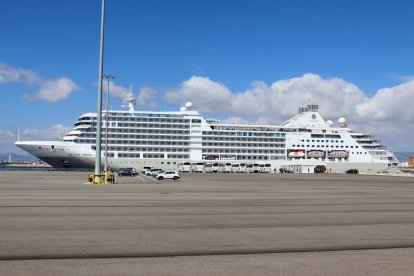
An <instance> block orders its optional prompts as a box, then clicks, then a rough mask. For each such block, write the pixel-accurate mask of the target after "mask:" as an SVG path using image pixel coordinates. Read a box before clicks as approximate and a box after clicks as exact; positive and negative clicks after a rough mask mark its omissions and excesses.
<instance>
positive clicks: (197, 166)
mask: <svg viewBox="0 0 414 276" xmlns="http://www.w3.org/2000/svg"><path fill="white" fill-rule="evenodd" d="M194 164H195V168H194V169H193V172H195V173H202V172H203V171H204V163H203V162H197V163H194Z"/></svg>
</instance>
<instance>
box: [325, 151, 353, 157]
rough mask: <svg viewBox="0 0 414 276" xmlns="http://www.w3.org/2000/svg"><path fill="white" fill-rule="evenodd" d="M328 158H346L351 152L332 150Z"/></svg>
mask: <svg viewBox="0 0 414 276" xmlns="http://www.w3.org/2000/svg"><path fill="white" fill-rule="evenodd" d="M328 156H329V157H333V158H344V157H348V156H349V152H347V151H346V150H332V151H330V152H329V154H328Z"/></svg>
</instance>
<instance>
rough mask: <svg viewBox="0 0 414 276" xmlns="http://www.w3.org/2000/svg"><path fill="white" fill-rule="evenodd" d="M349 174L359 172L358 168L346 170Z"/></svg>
mask: <svg viewBox="0 0 414 276" xmlns="http://www.w3.org/2000/svg"><path fill="white" fill-rule="evenodd" d="M346 173H347V174H359V171H358V169H349V170H347V171H346Z"/></svg>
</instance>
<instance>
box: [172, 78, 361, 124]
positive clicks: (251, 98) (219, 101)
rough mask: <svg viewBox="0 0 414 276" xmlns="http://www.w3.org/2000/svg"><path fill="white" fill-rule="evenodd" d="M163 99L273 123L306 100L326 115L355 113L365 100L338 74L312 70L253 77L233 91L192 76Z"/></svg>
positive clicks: (285, 116)
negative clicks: (270, 80)
mask: <svg viewBox="0 0 414 276" xmlns="http://www.w3.org/2000/svg"><path fill="white" fill-rule="evenodd" d="M165 99H166V100H167V101H168V102H176V103H184V102H185V101H191V102H193V104H194V108H195V109H197V110H199V111H201V112H209V113H217V114H218V113H230V114H233V115H244V116H246V115H250V116H251V115H253V116H256V117H262V118H264V119H266V120H267V121H269V122H276V123H280V122H281V120H284V119H287V118H288V117H290V116H292V114H294V113H295V112H296V110H297V108H298V107H299V106H303V105H306V104H308V103H309V100H310V102H311V103H317V104H319V106H320V109H321V110H322V111H323V113H324V114H325V115H326V116H328V117H340V116H345V115H346V116H348V117H355V115H354V114H355V107H356V106H357V105H358V104H359V103H361V102H365V101H367V97H366V96H365V95H364V93H363V92H362V91H361V90H360V89H359V88H358V87H356V86H355V85H354V84H352V83H347V82H345V81H344V80H341V79H339V78H332V79H327V80H324V79H322V78H321V77H320V76H318V75H315V74H305V75H303V76H302V77H299V78H293V79H289V80H281V81H277V82H275V83H273V84H272V85H271V86H268V85H266V84H265V83H264V82H260V81H255V82H252V84H251V87H250V88H249V89H247V90H246V91H244V92H239V93H232V92H231V91H230V89H229V88H227V87H226V86H225V85H224V84H221V83H217V82H214V81H212V80H210V79H209V78H205V77H195V76H193V77H191V78H190V79H189V80H187V81H184V82H183V83H182V84H181V86H180V88H179V89H176V90H169V91H167V92H166V94H165Z"/></svg>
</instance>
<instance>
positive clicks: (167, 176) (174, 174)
mask: <svg viewBox="0 0 414 276" xmlns="http://www.w3.org/2000/svg"><path fill="white" fill-rule="evenodd" d="M179 178H180V175H179V174H178V172H161V173H159V174H158V175H157V179H159V180H163V179H173V180H178V179H179Z"/></svg>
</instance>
